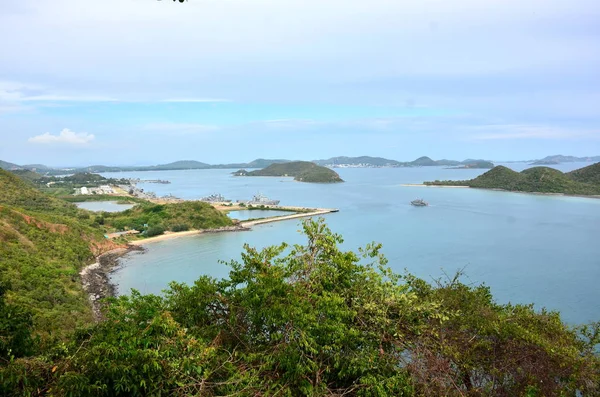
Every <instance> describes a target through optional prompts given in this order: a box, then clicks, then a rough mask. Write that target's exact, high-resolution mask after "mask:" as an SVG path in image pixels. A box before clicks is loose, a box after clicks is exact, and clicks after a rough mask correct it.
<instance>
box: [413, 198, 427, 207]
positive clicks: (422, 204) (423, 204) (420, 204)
mask: <svg viewBox="0 0 600 397" xmlns="http://www.w3.org/2000/svg"><path fill="white" fill-rule="evenodd" d="M410 204H411V205H414V206H415V207H427V206H428V205H429V203H427V202H426V201H424V200H423V199H416V200H413V201H411V202H410Z"/></svg>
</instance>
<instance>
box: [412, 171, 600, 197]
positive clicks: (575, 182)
mask: <svg viewBox="0 0 600 397" xmlns="http://www.w3.org/2000/svg"><path fill="white" fill-rule="evenodd" d="M423 184H425V185H428V186H468V187H473V188H483V189H501V190H508V191H514V192H530V193H561V194H574V195H600V163H596V164H592V165H590V166H587V167H584V168H580V169H577V170H575V171H571V172H567V173H563V172H561V171H559V170H556V169H554V168H549V167H532V168H528V169H526V170H523V171H521V172H516V171H513V170H511V169H510V168H507V167H504V166H500V165H499V166H496V167H494V168H493V169H491V170H490V171H488V172H486V173H484V174H482V175H480V176H478V177H477V178H474V179H470V180H466V181H439V180H436V181H433V182H423Z"/></svg>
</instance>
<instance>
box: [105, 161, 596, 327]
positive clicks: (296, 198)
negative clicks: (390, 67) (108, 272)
mask: <svg viewBox="0 0 600 397" xmlns="http://www.w3.org/2000/svg"><path fill="white" fill-rule="evenodd" d="M506 165H507V166H509V167H511V168H513V169H515V170H517V171H520V170H522V169H524V168H526V167H527V165H526V164H520V163H513V164H506ZM585 165H589V164H576V163H572V164H562V165H560V166H558V167H556V168H559V169H561V170H562V171H569V170H572V169H576V168H580V167H582V166H585ZM336 171H338V173H339V174H340V175H341V176H342V178H343V179H344V180H346V183H342V184H335V185H320V184H306V183H298V182H294V181H293V180H291V179H289V178H278V177H233V176H231V175H230V172H232V170H190V171H152V172H137V173H136V172H132V173H115V174H104V175H106V176H119V177H140V178H144V179H167V180H170V181H171V182H172V184H170V185H153V184H148V185H141V187H143V188H144V189H146V190H150V191H155V192H157V194H159V195H163V194H169V193H171V194H174V195H176V196H179V197H182V198H187V199H195V198H200V197H203V196H206V195H208V194H211V193H214V192H218V193H221V194H223V195H224V196H225V197H226V198H228V199H232V200H238V199H250V198H251V196H252V195H254V194H256V193H257V192H261V193H263V194H265V195H267V196H268V197H270V198H274V199H279V200H281V204H282V205H298V206H306V207H331V208H339V209H340V212H338V213H334V214H329V215H326V216H325V218H326V220H327V223H328V225H329V226H330V228H331V229H332V230H333V231H334V232H337V233H340V234H342V235H343V237H344V240H345V241H344V248H346V249H356V248H357V247H360V246H364V245H365V244H367V243H369V242H372V241H376V242H380V243H382V244H383V252H384V253H385V254H386V256H387V258H388V259H389V265H390V266H391V267H392V268H393V269H394V270H395V271H397V272H404V270H405V269H406V270H408V271H409V272H411V273H413V274H415V275H417V276H419V277H422V278H424V279H426V280H432V279H435V278H439V277H442V276H443V275H444V272H445V273H448V274H453V273H454V272H455V271H457V270H459V269H463V268H464V269H465V272H466V274H467V277H468V279H466V281H468V282H473V283H485V284H487V285H489V286H490V287H491V289H492V292H493V293H494V296H495V297H496V299H497V300H498V301H499V302H502V303H505V302H513V303H531V302H535V304H536V307H542V306H545V307H547V308H549V309H553V310H560V311H561V312H562V314H563V317H564V319H565V320H567V321H569V322H573V323H581V322H587V321H592V320H600V303H599V302H600V288H599V287H598V283H599V282H600V244H598V233H599V232H600V200H597V199H587V198H578V197H555V196H543V195H533V194H519V193H507V192H495V191H486V190H476V189H461V188H427V187H413V186H409V187H407V186H402V184H405V183H421V182H423V181H425V180H435V179H455V180H460V179H470V178H473V177H475V176H477V175H479V174H481V173H483V172H485V170H448V169H443V168H441V167H421V168H382V169H368V168H367V169H364V168H363V169H338V170H336ZM417 197H422V198H424V199H425V200H426V201H428V202H429V203H430V206H429V207H423V208H419V207H413V206H411V205H410V204H409V202H410V201H411V200H413V199H415V198H417ZM252 217H254V216H252ZM299 228H300V227H299V221H297V220H291V221H284V222H276V223H271V224H266V225H261V226H256V227H254V228H253V230H252V231H249V232H237V233H219V234H210V235H201V236H190V237H182V238H179V239H174V240H166V241H161V242H157V243H152V244H149V245H147V248H148V250H147V252H145V253H143V254H139V253H134V254H130V255H129V256H127V257H125V258H124V259H123V261H122V266H121V267H120V268H119V269H118V270H117V271H116V272H115V273H114V274H113V275H112V280H113V282H115V283H116V284H118V290H119V293H122V294H123V293H125V294H126V293H128V292H129V291H130V289H131V288H135V289H138V290H140V291H141V292H145V293H160V291H161V290H162V289H164V288H166V287H167V286H168V283H169V281H171V280H177V281H182V282H188V283H191V282H193V281H194V280H195V279H196V278H197V277H198V276H200V275H202V274H208V275H211V276H214V277H225V276H227V274H228V267H227V266H226V265H224V264H222V263H221V262H220V261H221V260H225V261H228V260H232V259H236V260H239V259H240V252H241V251H242V246H243V244H244V243H249V244H250V245H251V246H256V247H265V246H268V245H272V244H277V243H280V242H282V241H285V242H288V243H302V242H303V241H304V239H303V237H302V236H301V235H300V234H299V233H298V230H299Z"/></svg>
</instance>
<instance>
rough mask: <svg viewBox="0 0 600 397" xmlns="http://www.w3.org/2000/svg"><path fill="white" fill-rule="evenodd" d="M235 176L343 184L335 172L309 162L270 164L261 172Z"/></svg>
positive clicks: (243, 173) (241, 171) (239, 172)
mask: <svg viewBox="0 0 600 397" xmlns="http://www.w3.org/2000/svg"><path fill="white" fill-rule="evenodd" d="M234 175H236V176H293V177H294V180H296V181H299V182H311V183H336V182H344V181H343V180H342V178H340V176H339V175H338V173H337V172H335V171H333V170H332V169H329V168H327V167H322V166H320V165H317V164H315V163H312V162H310V161H292V162H289V163H281V164H271V165H270V166H268V167H266V168H263V169H262V170H256V171H250V172H248V171H246V170H239V171H237V172H235V173H234Z"/></svg>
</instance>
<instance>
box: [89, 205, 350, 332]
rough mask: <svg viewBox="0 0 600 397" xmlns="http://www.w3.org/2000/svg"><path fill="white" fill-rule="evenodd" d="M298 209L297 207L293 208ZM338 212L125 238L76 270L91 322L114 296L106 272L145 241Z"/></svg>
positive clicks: (237, 229)
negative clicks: (144, 237) (139, 238)
mask: <svg viewBox="0 0 600 397" xmlns="http://www.w3.org/2000/svg"><path fill="white" fill-rule="evenodd" d="M297 208H300V207H297ZM334 212H339V210H338V209H325V208H319V209H314V210H313V211H311V212H303V213H296V214H292V215H283V216H276V217H270V218H263V219H256V220H252V221H246V222H240V223H239V224H238V225H234V226H225V227H221V228H217V229H204V230H187V231H184V232H171V233H167V234H162V235H160V236H155V237H149V238H146V239H143V240H135V241H129V242H128V243H127V245H126V246H125V247H119V248H115V249H112V250H110V251H107V252H105V253H103V254H100V255H98V256H97V257H96V261H95V262H94V263H91V264H89V265H87V266H85V267H84V268H83V269H81V271H80V272H79V275H80V277H81V284H82V286H83V290H84V291H85V293H87V294H88V299H89V301H90V305H91V307H92V314H93V317H94V320H95V321H101V320H102V318H103V316H102V308H103V306H104V303H103V302H102V301H103V299H105V298H108V297H114V296H116V294H115V292H116V285H115V284H113V283H111V281H110V278H109V275H110V273H111V272H113V271H114V270H115V268H116V267H117V266H119V259H120V258H121V257H122V256H124V255H126V254H128V253H130V252H133V251H141V252H143V251H145V250H146V248H144V247H143V246H144V245H145V244H148V243H153V242H158V241H164V240H171V239H174V238H179V237H186V236H194V235H199V234H205V233H225V232H240V231H251V230H252V229H251V227H252V226H255V225H260V224H264V223H271V222H279V221H285V220H290V219H298V218H306V217H311V216H317V215H325V214H329V213H334Z"/></svg>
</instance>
